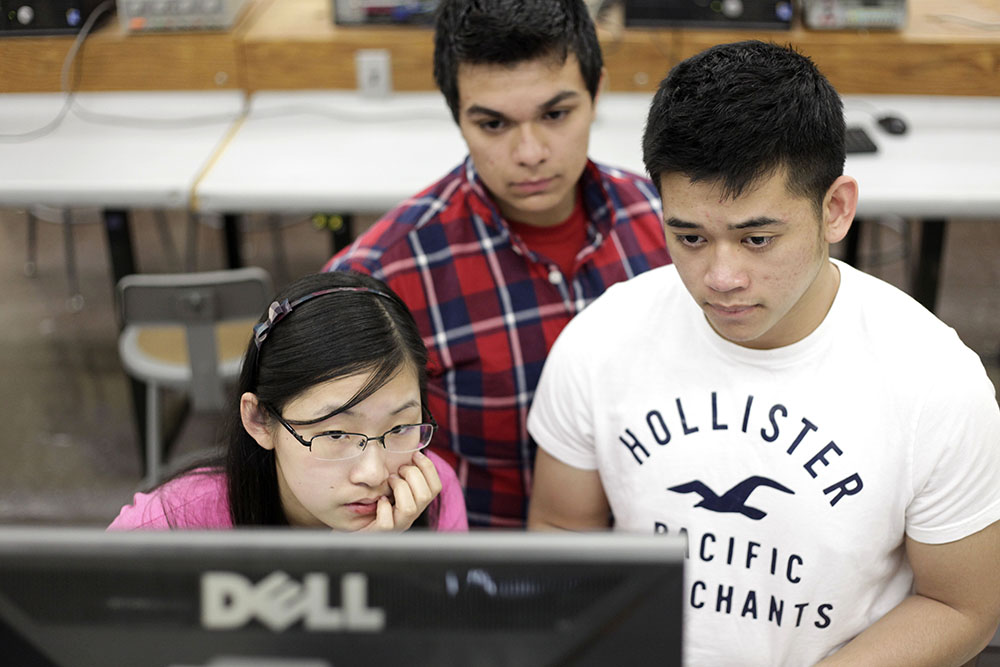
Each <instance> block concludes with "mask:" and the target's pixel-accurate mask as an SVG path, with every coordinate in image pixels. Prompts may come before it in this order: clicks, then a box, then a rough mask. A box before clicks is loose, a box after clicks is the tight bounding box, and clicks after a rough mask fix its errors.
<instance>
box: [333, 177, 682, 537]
mask: <svg viewBox="0 0 1000 667" xmlns="http://www.w3.org/2000/svg"><path fill="white" fill-rule="evenodd" d="M581 183H582V191H583V203H584V207H585V209H586V214H587V219H588V220H589V224H588V229H587V238H588V242H587V245H586V246H585V247H584V248H583V249H581V250H580V252H579V254H578V255H577V256H576V261H575V265H574V269H573V274H572V275H571V276H564V275H563V274H562V272H561V271H560V270H559V268H558V267H557V266H556V265H555V264H554V263H552V262H551V261H549V260H547V259H546V258H545V257H542V256H539V255H538V254H536V253H534V252H533V251H532V250H530V249H529V248H528V247H527V246H525V244H524V243H523V241H521V239H520V238H519V237H518V236H517V235H516V234H515V233H514V232H512V231H511V229H510V227H509V226H508V225H507V222H506V221H505V220H504V219H503V218H502V217H501V215H500V213H499V211H498V210H497V208H496V206H495V204H494V203H493V202H492V200H491V199H490V197H489V195H488V194H487V192H486V190H485V188H484V186H483V183H482V181H481V180H480V179H479V177H478V175H477V174H476V171H475V167H474V166H473V164H472V160H471V159H469V158H467V159H466V161H465V163H464V164H462V165H459V166H458V167H456V168H455V169H454V170H453V171H452V172H451V173H449V174H448V175H447V176H445V177H444V178H443V179H441V180H440V181H438V182H437V183H435V184H434V185H432V186H431V187H429V188H427V189H426V190H424V191H423V192H421V193H420V194H418V195H416V196H415V197H413V198H412V199H410V200H408V201H405V202H403V203H402V204H401V205H400V206H398V207H397V208H396V209H394V210H393V211H390V212H389V213H388V214H386V215H385V216H384V217H383V218H381V219H380V220H379V221H378V222H376V223H375V224H374V225H373V226H372V227H371V228H370V229H369V230H367V231H366V232H365V233H364V234H362V235H361V236H360V237H359V238H358V239H357V240H356V241H355V242H354V243H353V244H351V245H350V246H349V247H347V248H345V249H344V250H343V251H341V252H340V253H338V254H337V255H336V256H335V257H334V258H333V259H331V260H330V261H329V262H328V263H327V265H326V267H325V270H355V271H361V272H363V273H367V274H370V275H372V276H374V277H376V278H379V279H380V280H383V281H385V282H386V283H387V284H388V285H389V286H390V287H391V288H392V289H393V290H395V291H396V293H397V294H399V296H400V297H401V298H402V299H403V301H405V302H406V303H407V305H408V306H409V307H410V310H411V311H412V312H413V316H414V317H415V318H416V321H417V326H418V327H419V329H420V332H421V335H422V336H423V339H424V342H425V343H426V344H427V348H428V353H429V361H428V376H429V382H428V404H429V406H428V407H429V409H430V411H431V413H432V414H433V415H434V417H435V418H436V419H437V421H438V423H439V424H440V428H439V429H438V431H437V433H436V435H435V438H434V441H433V442H432V443H431V447H432V448H433V449H434V451H436V452H437V453H438V454H440V455H441V456H442V457H443V458H445V459H447V460H448V461H449V462H451V463H452V464H453V465H454V466H455V469H456V471H457V473H458V478H459V481H460V482H461V485H462V488H463V489H464V491H465V500H466V506H467V508H468V514H469V523H470V525H473V526H494V527H521V526H523V525H524V522H525V519H526V514H527V500H528V494H529V492H530V490H531V476H532V475H531V474H532V467H533V465H534V458H535V444H534V442H533V441H532V440H531V438H530V437H529V435H528V431H527V428H526V421H527V415H528V408H529V407H530V405H531V400H532V397H533V396H534V393H535V387H536V386H537V384H538V378H539V375H540V373H541V370H542V364H543V363H544V361H545V357H546V355H547V354H548V352H549V349H550V348H551V347H552V344H553V343H554V342H555V339H556V336H558V335H559V332H560V331H562V329H563V327H564V326H566V323H567V322H569V320H570V318H572V317H573V316H574V315H575V314H577V313H578V312H580V311H581V310H582V309H583V308H584V307H586V306H587V305H588V304H589V303H590V302H591V301H593V300H594V299H595V298H597V297H598V296H600V295H601V294H602V293H603V292H604V290H605V289H607V288H608V286H610V285H612V284H613V283H616V282H619V281H622V280H626V279H628V278H631V277H633V276H635V275H637V274H639V273H642V272H643V271H646V270H648V269H651V268H654V267H656V266H660V265H662V264H666V263H669V261H670V258H669V256H668V254H667V250H666V244H665V241H664V235H663V231H662V221H661V206H660V199H659V195H658V193H657V191H656V189H655V187H654V186H653V185H652V184H651V183H650V182H649V181H648V180H647V179H644V178H641V177H638V176H635V175H633V174H629V173H626V172H623V171H620V170H618V169H613V168H609V167H605V166H600V165H597V164H595V163H593V162H589V161H588V163H587V166H586V168H585V170H584V173H583V175H582V177H581Z"/></svg>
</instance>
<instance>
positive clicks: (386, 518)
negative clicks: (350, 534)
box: [361, 451, 441, 531]
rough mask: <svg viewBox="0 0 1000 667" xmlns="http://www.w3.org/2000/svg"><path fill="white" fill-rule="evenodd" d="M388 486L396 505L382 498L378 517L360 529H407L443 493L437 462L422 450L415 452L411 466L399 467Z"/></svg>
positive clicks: (377, 509)
mask: <svg viewBox="0 0 1000 667" xmlns="http://www.w3.org/2000/svg"><path fill="white" fill-rule="evenodd" d="M389 486H390V488H392V495H393V497H394V498H395V499H396V503H395V505H393V504H392V503H390V502H389V499H388V498H387V497H385V496H382V497H381V498H379V500H378V507H377V508H376V510H375V518H374V519H373V520H372V522H371V523H370V524H368V525H367V526H365V527H364V528H362V529H361V530H363V531H364V530H367V531H376V530H377V531H390V530H395V531H404V530H407V529H408V528H409V527H410V526H412V525H413V522H414V521H416V519H417V517H418V516H420V515H421V513H423V511H424V510H425V509H427V506H428V505H430V504H431V501H433V500H434V499H435V498H437V495H438V494H439V493H441V479H440V478H439V477H438V474H437V469H436V468H435V467H434V462H433V461H431V460H430V459H429V458H427V456H426V455H425V454H424V453H423V452H419V451H418V452H414V453H413V458H412V459H411V463H408V464H406V465H403V466H400V468H399V471H398V472H397V473H395V474H392V475H390V476H389Z"/></svg>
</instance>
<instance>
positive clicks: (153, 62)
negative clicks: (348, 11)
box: [0, 0, 1000, 96]
mask: <svg viewBox="0 0 1000 667" xmlns="http://www.w3.org/2000/svg"><path fill="white" fill-rule="evenodd" d="M908 7H909V22H908V25H907V26H906V28H905V29H904V30H903V31H899V32H879V31H871V32H869V31H818V30H805V29H802V28H794V29H792V30H786V31H755V30H708V29H688V28H685V29H679V28H672V29H666V28H664V29H622V28H620V21H619V22H618V23H617V24H616V23H615V21H614V20H613V19H612V20H609V21H608V22H607V23H606V24H602V27H601V28H600V30H599V34H600V37H601V42H602V45H603V51H604V57H605V61H606V64H607V67H608V83H609V85H610V90H612V91H616V92H629V91H633V92H635V91H645V92H651V91H653V90H654V89H655V87H656V85H657V83H658V82H659V80H660V79H661V78H662V76H663V75H664V74H665V73H666V72H667V71H668V70H669V68H670V67H671V66H673V65H674V64H676V63H677V62H678V61H679V60H681V59H683V58H686V57H687V56H689V55H692V54H694V53H697V52H698V51H701V50H702V49H704V48H707V47H708V46H711V45H712V44H717V43H720V42H728V41H736V40H742V39H750V38H758V39H767V40H774V41H778V42H782V43H784V42H788V43H791V44H794V45H795V46H796V47H797V48H798V49H799V50H800V51H802V52H803V53H805V54H807V55H809V56H810V57H812V58H813V59H814V60H815V61H816V63H817V64H818V65H819V66H820V68H821V69H822V70H823V71H824V73H826V75H827V76H828V77H829V78H830V80H831V81H832V82H833V84H834V85H835V86H836V87H837V90H839V91H840V92H841V93H844V94H855V93H856V94H882V93H884V94H918V95H935V94H942V95H993V96H1000V76H998V75H997V73H998V72H1000V31H997V30H996V29H991V26H996V25H997V24H1000V5H998V3H997V2H996V0H909V2H908ZM72 41H73V40H72V38H71V37H14V38H11V37H4V38H0V62H3V63H4V70H3V76H2V77H0V92H42V91H55V90H58V89H59V70H60V67H61V66H62V62H63V58H64V56H65V55H66V52H67V51H68V49H69V47H70V44H71V43H72ZM362 48H385V49H388V50H389V51H390V53H391V57H392V77H393V85H394V88H395V90H400V91H418V90H433V89H434V82H433V79H432V76H431V59H432V53H433V44H432V31H431V30H430V29H429V28H411V27H382V28H373V27H356V26H348V27H345V26H337V25H334V24H333V22H332V19H331V0H251V6H250V8H249V11H248V12H247V13H246V15H245V16H244V17H243V18H242V20H241V21H240V22H239V23H238V24H237V26H236V27H235V28H234V29H233V30H231V31H230V32H225V33H223V32H214V33H213V32H206V33H198V32H178V33H164V34H137V35H128V34H125V33H123V32H122V29H121V27H120V25H119V23H118V21H117V20H112V21H110V22H109V23H107V24H106V25H104V26H103V27H101V28H100V29H98V30H97V31H96V32H95V33H94V34H93V35H92V36H91V37H90V38H88V40H87V42H86V48H85V49H83V51H82V53H81V55H80V60H81V66H80V69H79V72H80V82H79V87H80V89H81V90H156V89H160V90H169V89H194V90H219V89H243V90H248V91H258V90H274V89H280V90H292V89H316V88H324V89H353V88H355V86H356V82H355V70H354V54H355V52H356V51H357V50H358V49H362Z"/></svg>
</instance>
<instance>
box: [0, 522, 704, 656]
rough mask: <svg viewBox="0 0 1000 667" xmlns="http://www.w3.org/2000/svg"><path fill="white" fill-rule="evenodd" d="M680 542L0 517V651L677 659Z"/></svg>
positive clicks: (650, 538) (594, 536)
mask: <svg viewBox="0 0 1000 667" xmlns="http://www.w3.org/2000/svg"><path fill="white" fill-rule="evenodd" d="M683 553H684V545H683V543H681V542H679V541H678V538H673V537H665V536H652V535H646V536H640V535H627V534H621V533H589V534H570V533H520V532H489V531H480V532H474V533H468V534H440V533H428V532H410V533H404V534H378V535H373V534H368V535H361V534H334V533H329V532H326V531H304V530H273V529H268V530H239V531H219V532H194V531H191V532H179V531H175V532H136V533H104V532H103V531H97V530H89V529H68V528H61V529H57V528H0V656H3V658H2V662H3V664H10V665H17V666H18V667H34V666H36V665H37V666H39V667H52V666H57V667H96V666H100V667H110V666H113V667H129V666H132V665H135V666H141V667H158V666H170V667H181V666H183V667H237V666H238V667H251V666H253V667H349V666H352V665H364V666H365V667H371V666H372V665H380V664H381V665H387V664H406V665H416V666H419V665H433V666H434V667H450V666H458V665H461V666H462V667H476V666H478V665H483V666H487V665H488V666H494V665H512V666H513V665H516V666H517V667H526V666H532V665H539V666H541V665H546V666H548V665H601V666H605V665H612V664H636V665H642V664H654V663H655V664H657V665H662V666H670V665H680V664H681V615H682V611H681V610H682V589H683V580H682V570H683ZM400 661H402V663H400Z"/></svg>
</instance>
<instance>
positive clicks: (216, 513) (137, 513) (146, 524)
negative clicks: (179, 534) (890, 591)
mask: <svg viewBox="0 0 1000 667" xmlns="http://www.w3.org/2000/svg"><path fill="white" fill-rule="evenodd" d="M426 454H427V456H428V457H430V459H431V461H433V462H434V467H435V468H436V469H437V472H438V477H440V478H441V493H440V495H438V497H437V498H436V499H435V500H434V502H432V503H431V504H430V507H428V509H427V511H428V518H429V520H430V527H431V530H437V531H448V532H455V531H459V532H460V531H466V530H468V529H469V522H468V519H467V518H466V515H465V498H464V497H463V496H462V487H461V486H459V484H458V478H457V477H456V476H455V471H454V470H452V468H451V466H449V465H448V464H447V463H446V462H445V461H444V460H442V459H441V457H439V456H438V455H437V454H435V453H434V452H431V451H427V452H426ZM232 527H233V522H232V519H231V518H230V516H229V498H228V494H227V491H226V476H225V474H223V473H221V472H216V471H212V470H209V469H207V468H202V469H199V470H194V471H192V472H190V473H188V474H186V475H184V476H183V477H178V478H177V479H174V480H171V481H170V482H167V483H166V484H164V485H163V486H161V487H158V488H156V489H154V490H153V491H151V492H149V493H137V494H135V497H134V498H133V499H132V504H131V505H126V506H125V507H122V509H121V511H120V512H119V513H118V516H117V517H116V518H115V520H114V521H112V522H111V525H110V526H108V530H169V529H224V528H232Z"/></svg>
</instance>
